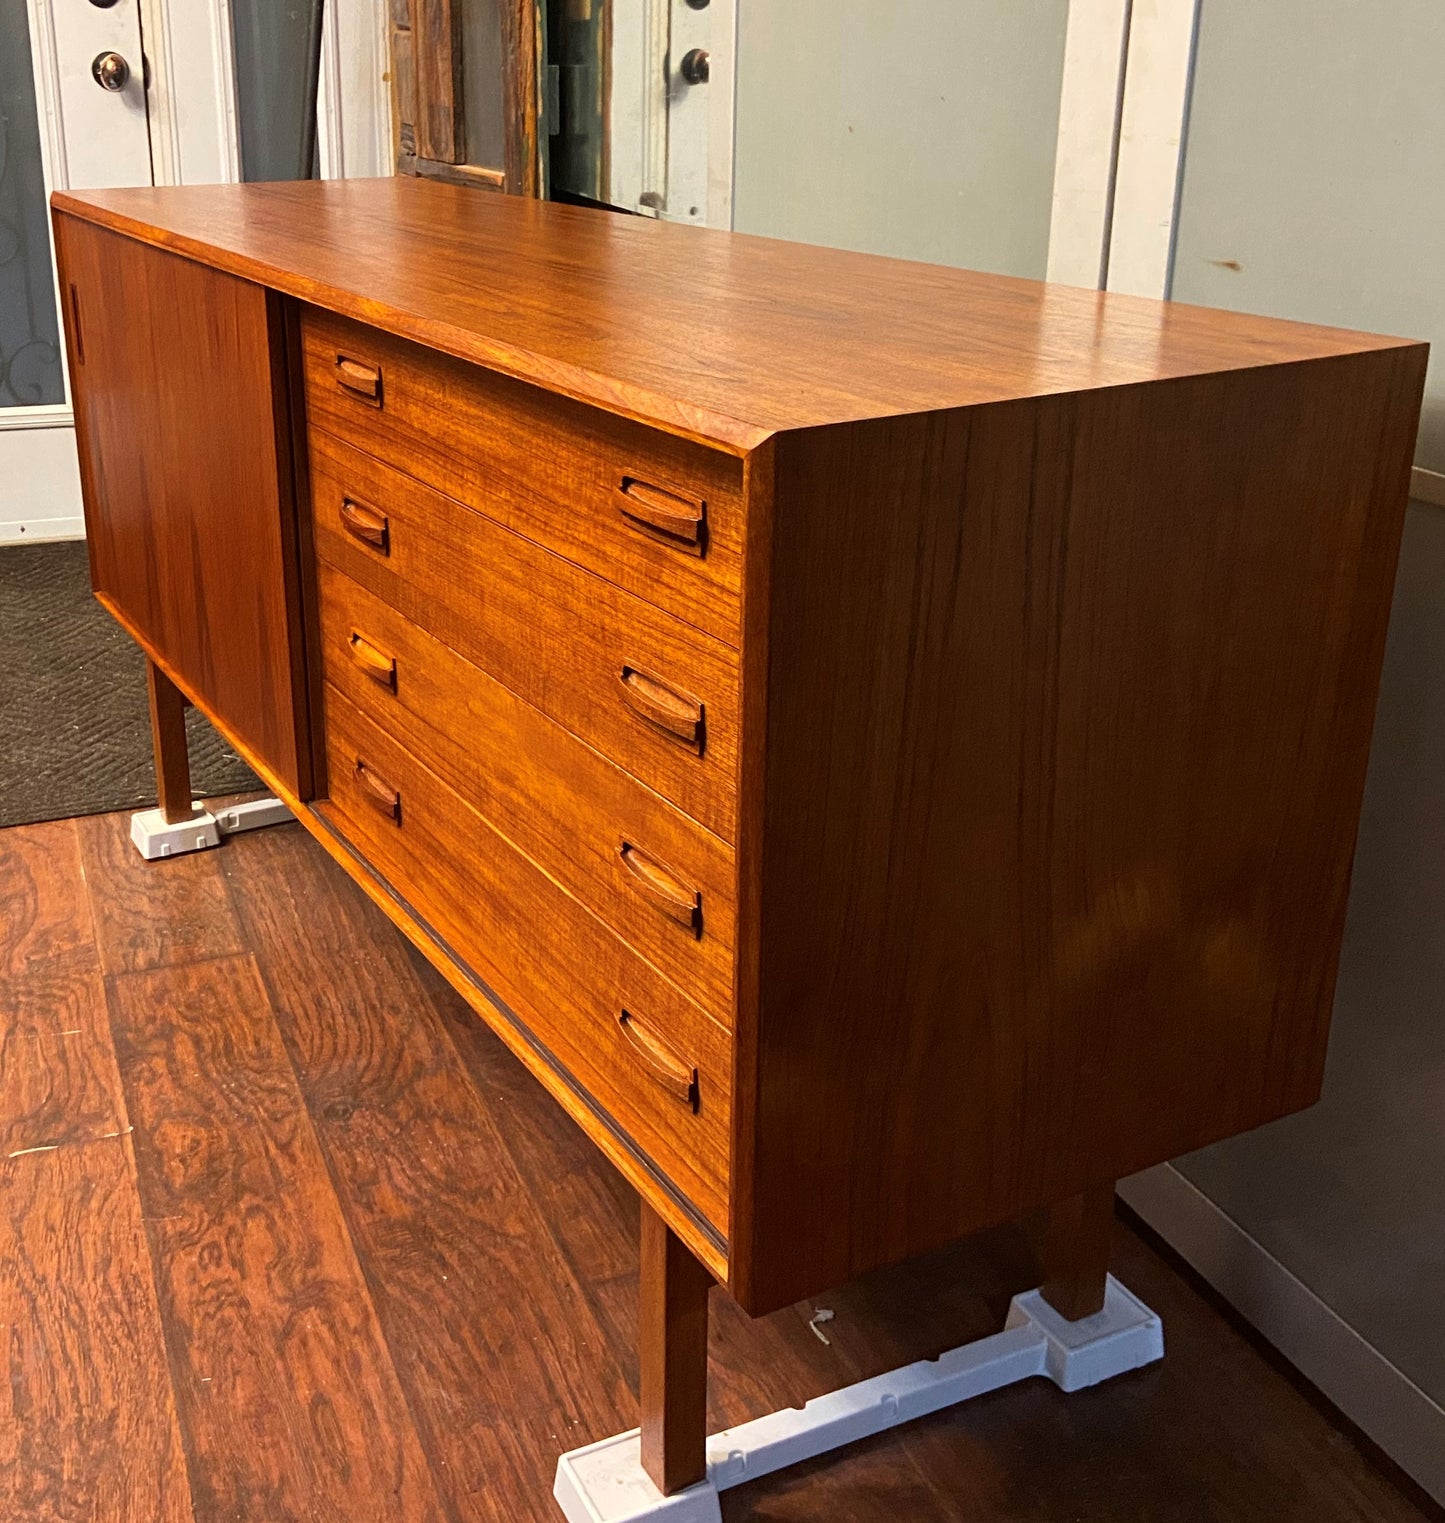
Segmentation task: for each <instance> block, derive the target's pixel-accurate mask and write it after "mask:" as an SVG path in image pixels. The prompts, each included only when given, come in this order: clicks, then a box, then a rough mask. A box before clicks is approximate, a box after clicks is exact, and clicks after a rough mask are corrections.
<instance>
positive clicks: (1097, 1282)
mask: <svg viewBox="0 0 1445 1523" xmlns="http://www.w3.org/2000/svg"><path fill="white" fill-rule="evenodd" d="M1113 1224H1114V1186H1113V1183H1112V1182H1111V1183H1109V1184H1107V1185H1097V1186H1095V1187H1094V1188H1093V1189H1090V1190H1085V1191H1084V1192H1083V1193H1082V1194H1080V1195H1075V1196H1073V1197H1071V1198H1070V1199H1069V1200H1065V1201H1060V1202H1059V1204H1058V1205H1056V1206H1051V1207H1050V1208H1049V1215H1048V1223H1047V1225H1046V1226H1045V1228H1044V1241H1043V1250H1042V1258H1043V1285H1042V1287H1041V1289H1042V1291H1043V1297H1044V1300H1045V1301H1047V1302H1048V1303H1049V1305H1050V1306H1052V1307H1053V1309H1054V1310H1055V1311H1056V1312H1058V1313H1059V1315H1060V1316H1062V1317H1067V1318H1068V1320H1069V1321H1070V1322H1077V1321H1078V1320H1079V1318H1080V1317H1091V1316H1093V1314H1094V1313H1095V1312H1097V1311H1102V1310H1103V1307H1104V1279H1105V1276H1106V1275H1107V1274H1108V1273H1109V1234H1110V1231H1111V1229H1112V1227H1113Z"/></svg>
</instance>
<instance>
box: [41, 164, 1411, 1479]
mask: <svg viewBox="0 0 1445 1523" xmlns="http://www.w3.org/2000/svg"><path fill="white" fill-rule="evenodd" d="M54 213H55V230H56V242H57V247H58V250H59V259H60V269H61V277H60V278H61V289H62V295H63V304H64V307H65V321H66V337H67V341H68V344H69V351H70V361H71V371H70V373H71V378H72V384H73V389H74V397H75V411H76V427H77V432H78V438H79V447H80V458H81V467H82V480H83V483H84V495H85V511H86V523H87V533H88V536H89V541H90V554H91V565H92V572H93V578H94V585H95V590H96V594H97V596H98V597H99V598H100V599H101V601H102V602H103V603H104V604H105V606H106V607H107V608H108V609H109V610H110V611H111V612H112V613H113V614H114V615H115V616H116V618H117V619H119V620H120V622H121V623H122V624H123V625H124V626H125V627H126V629H128V630H129V631H130V632H131V634H133V635H134V636H135V638H136V639H137V640H138V641H139V642H140V644H141V645H142V646H143V647H144V648H145V651H146V653H147V655H148V656H149V658H150V663H151V667H150V670H151V689H152V703H153V716H154V719H155V730H156V740H157V752H158V756H159V759H160V768H159V770H160V785H161V792H162V802H163V806H164V807H165V808H166V809H167V811H168V813H170V814H172V815H173V816H179V817H184V815H185V814H186V813H187V812H188V811H189V809H190V788H189V780H188V774H187V772H186V767H185V756H184V730H183V728H182V726H181V723H180V720H181V713H182V705H183V703H184V702H186V701H189V702H192V703H194V704H195V705H197V706H198V707H199V708H200V709H202V710H203V711H204V712H205V713H206V714H207V715H208V716H209V717H210V718H211V719H212V720H213V721H214V722H215V723H216V725H217V726H218V727H219V728H220V729H221V730H222V731H223V732H224V734H225V735H226V736H228V737H229V739H230V740H231V741H232V742H233V743H234V744H235V746H236V748H237V749H238V750H239V751H240V752H241V753H242V754H243V755H244V756H245V757H246V758H247V759H248V760H249V761H250V762H251V763H252V764H253V765H254V767H255V768H256V770H257V772H258V773H259V774H260V775H261V777H262V778H263V779H264V780H265V781H266V783H267V784H268V785H269V786H270V787H271V788H273V789H274V790H275V791H276V793H277V794H278V795H279V796H280V797H281V798H282V799H284V800H285V801H286V802H287V803H288V804H290V805H291V807H292V808H293V809H294V810H295V812H296V814H297V816H298V818H299V819H300V820H301V821H302V823H303V824H304V825H305V826H306V828H307V829H308V830H310V831H311V832H312V833H313V834H314V835H315V836H317V837H318V838H319V840H320V841H321V842H322V843H323V844H324V845H325V846H326V848H327V849H328V850H329V851H330V852H331V853H332V855H333V856H334V857H335V858H336V859H337V860H338V861H339V862H340V863H341V864H342V865H343V866H344V867H345V868H346V870H347V871H348V872H349V873H351V874H352V875H353V876H354V877H355V878H357V879H358V880H359V881H360V882H361V883H362V884H363V885H364V886H365V887H366V889H367V890H368V892H369V893H370V894H371V895H372V897H373V898H374V899H375V900H376V901H377V902H378V903H379V904H381V905H382V907H383V908H384V909H385V910H386V911H387V913H388V914H389V915H390V916H391V917H392V918H393V920H394V921H395V922H396V923H397V924H398V925H399V926H400V927H401V928H402V929H403V930H404V931H405V932H406V934H407V935H408V936H410V937H411V938H412V940H413V941H415V942H416V943H417V945H418V946H419V947H420V948H421V949H422V950H423V951H424V952H425V953H426V954H427V955H428V956H429V957H430V958H431V959H432V960H433V961H434V962H435V963H436V964H437V966H438V967H439V968H440V969H441V970H442V972H443V973H444V974H445V975H446V976H447V977H448V978H449V979H450V980H451V982H452V983H453V984H454V985H455V986H456V987H457V988H458V989H459V990H460V991H461V992H462V994H463V995H465V996H466V998H467V999H468V1000H469V1001H470V1002H471V1003H472V1005H473V1006H474V1007H475V1008H476V1010H477V1011H478V1013H479V1014H480V1015H481V1016H482V1017H483V1018H484V1019H485V1020H486V1021H487V1022H488V1023H490V1025H491V1026H492V1027H493V1028H494V1029H495V1030H496V1031H497V1033H498V1034H499V1035H500V1036H501V1038H502V1039H503V1040H504V1041H505V1042H506V1043H507V1044H508V1045H509V1046H510V1047H511V1048H512V1050H513V1051H514V1052H515V1053H516V1054H517V1055H518V1056H519V1057H520V1058H521V1060H522V1061H523V1062H524V1063H525V1064H526V1065H527V1066H528V1067H529V1068H530V1070H531V1071H532V1073H533V1074H535V1075H536V1077H537V1078H538V1079H539V1080H540V1082H541V1083H542V1084H543V1085H545V1086H546V1087H547V1089H548V1090H549V1091H550V1092H551V1093H552V1094H553V1095H554V1096H555V1097H556V1099H557V1100H558V1101H559V1102H560V1103H561V1104H562V1105H563V1106H564V1107H565V1108H566V1109H567V1111H568V1112H569V1113H570V1114H571V1115H572V1116H573V1117H574V1118H575V1119H576V1120H577V1121H578V1122H579V1123H580V1124H581V1126H582V1127H583V1128H584V1129H585V1130H586V1132H587V1133H588V1135H589V1136H590V1137H591V1138H592V1139H593V1140H594V1141H595V1142H596V1144H597V1145H598V1146H599V1147H600V1148H601V1149H602V1150H603V1151H604V1152H605V1153H606V1155H607V1156H608V1157H609V1158H610V1159H611V1160H612V1162H613V1163H614V1164H615V1165H616V1166H617V1168H618V1169H620V1170H621V1171H622V1173H623V1174H624V1175H625V1176H626V1178H627V1179H628V1180H629V1181H631V1183H632V1184H633V1185H634V1186H635V1187H636V1188H637V1190H638V1192H639V1194H640V1195H641V1197H642V1201H643V1216H644V1223H643V1260H644V1262H643V1301H644V1305H643V1317H642V1339H643V1348H642V1400H643V1411H644V1459H645V1463H646V1464H647V1466H648V1468H649V1471H650V1473H651V1474H652V1475H653V1477H654V1479H656V1480H657V1482H658V1484H659V1485H660V1486H661V1487H662V1489H663V1490H665V1491H666V1490H672V1489H676V1488H677V1487H679V1486H682V1485H686V1484H688V1483H689V1482H690V1481H692V1480H695V1479H697V1478H698V1475H699V1473H700V1466H701V1463H702V1458H701V1456H702V1443H703V1427H702V1424H703V1416H702V1407H701V1405H700V1401H701V1395H700V1393H701V1390H702V1384H703V1380H704V1372H705V1358H706V1299H705V1298H706V1290H707V1286H708V1284H709V1283H710V1280H711V1279H716V1280H718V1281H721V1282H722V1283H723V1284H725V1285H726V1286H727V1288H728V1290H729V1291H730V1292H731V1293H732V1294H733V1295H734V1296H735V1297H736V1298H737V1300H738V1301H739V1302H740V1303H741V1305H742V1306H743V1307H744V1308H745V1309H746V1310H748V1311H750V1312H753V1313H762V1312H766V1311H769V1310H772V1309H774V1308H776V1307H778V1306H781V1305H783V1304H785V1303H787V1302H790V1301H794V1300H797V1299H799V1298H801V1297H804V1296H807V1295H812V1294H815V1293H817V1292H818V1291H820V1290H823V1289H825V1288H827V1287H829V1286H831V1285H835V1284H837V1283H839V1282H841V1281H843V1280H845V1279H848V1278H849V1277H851V1276H854V1275H857V1274H859V1273H861V1272H863V1271H865V1270H868V1269H871V1268H873V1267H875V1266H879V1265H883V1264H887V1263H890V1262H893V1261H896V1260H899V1259H902V1258H904V1257H906V1256H908V1255H911V1254H916V1253H919V1252H922V1251H924V1250H927V1249H931V1248H934V1247H936V1246H938V1245H941V1244H944V1243H946V1242H948V1241H950V1240H953V1239H956V1238H959V1237H961V1236H963V1235H965V1234H967V1233H970V1232H973V1231H975V1230H978V1229H981V1228H984V1227H986V1226H989V1225H991V1224H994V1223H998V1222H1001V1221H1005V1220H1008V1219H1012V1218H1018V1217H1021V1216H1023V1215H1025V1214H1027V1213H1032V1212H1043V1213H1046V1223H1047V1225H1046V1229H1045V1230H1044V1232H1043V1234H1042V1237H1043V1246H1042V1256H1043V1266H1042V1269H1041V1275H1042V1276H1043V1278H1044V1280H1045V1284H1046V1294H1047V1295H1048V1296H1049V1298H1050V1300H1051V1301H1052V1302H1053V1304H1054V1305H1055V1306H1056V1307H1057V1308H1058V1309H1059V1310H1060V1311H1062V1312H1063V1313H1064V1315H1066V1316H1068V1317H1079V1316H1083V1315H1085V1314H1087V1313H1089V1312H1092V1311H1094V1310H1096V1309H1097V1307H1098V1305H1099V1304H1100V1301H1101V1298H1102V1293H1103V1274H1104V1257H1103V1255H1104V1252H1105V1249H1106V1244H1107V1224H1108V1212H1109V1208H1110V1202H1111V1200H1112V1192H1113V1183H1114V1181H1115V1180H1116V1179H1117V1178H1118V1177H1120V1176H1122V1175H1125V1174H1128V1173H1131V1172H1133V1171H1135V1170H1138V1169H1141V1168H1143V1167H1145V1166H1147V1165H1150V1164H1155V1163H1158V1162H1160V1161H1161V1160H1164V1159H1167V1158H1170V1157H1173V1156H1175V1155H1177V1154H1180V1153H1184V1152H1187V1151H1188V1150H1190V1149H1192V1148H1197V1147H1200V1146H1202V1145H1204V1144H1205V1143H1209V1142H1212V1141H1215V1140H1216V1139H1219V1138H1223V1137H1228V1136H1230V1135H1232V1134H1234V1133H1238V1132H1241V1131H1244V1130H1245V1129H1247V1128H1249V1127H1253V1126H1257V1125H1259V1124H1260V1123H1261V1122H1264V1121H1268V1120H1270V1119H1272V1118H1274V1117H1277V1116H1282V1115H1284V1114H1286V1113H1287V1112H1290V1111H1294V1110H1297V1109H1299V1108H1301V1107H1303V1106H1306V1105H1309V1104H1310V1103H1312V1102H1313V1101H1314V1100H1315V1099H1316V1098H1317V1096H1318V1093H1319V1088H1320V1082H1321V1074H1322V1067H1323V1062H1324V1055H1325V1045H1326V1036H1327V1030H1328V1025H1329V1017H1330V1005H1331V998H1332V994H1333V989H1334V982H1335V971H1336V963H1337V958H1338V952H1339V945H1340V937H1341V929H1342V924H1343V917H1344V912H1345V901H1346V894H1347V890H1348V886H1349V878H1350V865H1351V855H1352V851H1353V847H1354V840H1355V830H1356V824H1357V820H1358V814H1359V808H1360V799H1361V792H1362V787H1363V782H1364V775H1365V765H1366V760H1367V755H1368V751H1369V744H1370V733H1371V723H1372V718H1373V712H1374V703H1375V695H1376V687H1377V684H1378V680H1379V672H1380V664H1381V660H1382V655H1383V649H1384V641H1385V631H1386V623H1387V619H1388V613H1389V607H1390V598H1391V590H1392V582H1393V574H1394V569H1395V562H1396V556H1397V552H1398V546H1399V537H1400V532H1401V524H1402V519H1403V513H1404V507H1405V500H1406V496H1407V485H1408V479H1409V469H1410V461H1411V452H1412V447H1413V441H1414V435H1415V427H1416V420H1417V418H1418V413H1419V406H1420V397H1421V389H1422V384H1423V376H1424V368H1425V358H1426V351H1425V348H1424V346H1422V345H1419V344H1414V343H1408V342H1403V341H1397V340H1392V339H1381V338H1376V337H1371V336H1368V335H1364V334H1359V333H1350V332H1342V331H1337V330H1332V329H1326V328H1318V327H1307V326H1302V325H1297V324H1291V323H1284V322H1277V321H1271V320H1266V319H1261V318H1255V317H1248V316H1242V315H1239V314H1233V313H1227V312H1217V311H1206V310H1203V309H1198V308H1189V307H1184V306H1174V305H1168V304H1161V303H1157V302H1150V301H1144V300H1138V299H1133V298H1128V297H1121V296H1114V295H1105V294H1101V293H1098V292H1095V291H1085V290H1073V289H1066V288H1061V287H1054V286H1045V285H1039V284H1035V283H1032V282H1028V281H1022V280H1014V279H1005V278H1000V277H994V276H985V275H978V274H971V273H967V272H964V271H960V270H954V269H944V268H937V267H933V266H927V265H915V264H908V263H903V262H900V261H895V260H885V259H876V258H871V257H868V256H864V255H857V254H850V253H843V252H838V251H832V250H825V249H818V248H810V247H805V246H802V245H793V244H787V243H779V242H772V241H768V240H763V239H757V238H749V237H742V236H737V235H732V234H727V233H721V232H708V231H704V230H700V229H695V228H683V227H675V226H670V225H666V224H662V223H658V222H651V221H645V220H642V219H637V218H629V217H623V216H617V215H612V214H609V213H605V212H598V211H591V210H586V209H581V208H573V207H562V206H553V205H546V204H542V203H538V202H535V201H525V200H520V199H513V198H508V197H501V196H493V195H487V194H484V193H478V192H476V191H471V190H467V189H464V188H459V187H455V186H450V185H442V184H436V183H430V182H427V181H418V180H405V179H398V180H381V181H371V182H333V183H327V184H319V183H307V184H293V185H265V186H227V187H196V188H185V189H156V190H117V191H105V192H97V193H93V194H84V195H81V194H63V195H57V196H56V197H55V200H54ZM160 870H163V869H160Z"/></svg>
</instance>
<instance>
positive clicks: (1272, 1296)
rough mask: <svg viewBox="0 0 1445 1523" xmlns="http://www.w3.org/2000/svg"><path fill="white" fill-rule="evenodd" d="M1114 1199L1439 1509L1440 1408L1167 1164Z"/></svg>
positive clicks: (1444, 1427)
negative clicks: (1130, 1210) (1361, 1432)
mask: <svg viewBox="0 0 1445 1523" xmlns="http://www.w3.org/2000/svg"><path fill="white" fill-rule="evenodd" d="M1119 1196H1120V1198H1121V1199H1122V1200H1123V1201H1124V1203H1125V1204H1126V1205H1128V1206H1129V1207H1130V1208H1131V1209H1133V1210H1134V1211H1136V1212H1137V1213H1138V1214H1139V1215H1140V1216H1141V1217H1142V1218H1143V1219H1144V1221H1145V1222H1147V1223H1148V1224H1149V1226H1150V1227H1152V1228H1153V1229H1154V1231H1155V1232H1157V1233H1158V1234H1159V1236H1160V1237H1162V1238H1163V1239H1164V1241H1165V1242H1166V1243H1168V1244H1169V1246H1170V1247H1171V1248H1173V1249H1174V1250H1175V1252H1177V1253H1178V1254H1180V1255H1181V1256H1182V1257H1183V1258H1184V1259H1185V1260H1187V1261H1188V1262H1189V1263H1190V1264H1191V1265H1193V1267H1194V1268H1195V1269H1197V1270H1198V1271H1199V1273H1200V1274H1202V1275H1203V1276H1204V1278H1205V1279H1206V1280H1208V1282H1209V1283H1210V1284H1211V1285H1212V1286H1213V1287H1214V1288H1215V1290H1217V1291H1218V1292H1219V1293H1220V1295H1222V1296H1223V1297H1224V1299H1225V1300H1226V1301H1228V1302H1229V1303H1230V1305H1232V1306H1233V1307H1234V1309H1235V1310H1236V1311H1238V1312H1239V1313H1240V1314H1241V1315H1242V1316H1243V1317H1244V1318H1245V1319H1246V1320H1247V1321H1248V1322H1250V1323H1251V1324H1252V1325H1253V1326H1254V1327H1255V1328H1257V1329H1258V1331H1259V1332H1260V1333H1261V1334H1263V1336H1264V1337H1265V1338H1266V1339H1267V1340H1268V1341H1269V1342H1270V1343H1272V1344H1273V1345H1274V1346H1275V1348H1277V1349H1278V1350H1279V1351H1280V1353H1281V1354H1283V1355H1284V1357H1285V1358H1286V1359H1288V1360H1289V1362H1290V1363H1291V1364H1292V1365H1294V1367H1295V1368H1296V1369H1297V1370H1299V1372H1300V1373H1301V1374H1302V1375H1303V1376H1304V1377H1305V1379H1306V1380H1308V1381H1309V1382H1310V1383H1311V1384H1312V1385H1314V1386H1316V1387H1317V1388H1318V1389H1319V1390H1320V1391H1321V1392H1323V1393H1324V1395H1325V1396H1326V1397H1327V1398H1328V1399H1329V1400H1330V1401H1331V1402H1333V1403H1334V1405H1335V1406H1337V1407H1338V1408H1339V1409H1340V1411H1341V1412H1343V1413H1344V1414H1345V1416H1346V1417H1348V1418H1349V1419H1350V1421H1351V1422H1353V1423H1354V1424H1355V1425H1356V1426H1357V1427H1359V1428H1360V1429H1361V1430H1362V1431H1363V1432H1364V1433H1365V1434H1367V1435H1368V1436H1369V1437H1370V1438H1371V1439H1373V1440H1374V1442H1375V1443H1377V1444H1378V1445H1379V1446H1380V1448H1381V1449H1383V1450H1384V1451H1385V1453H1386V1454H1388V1455H1389V1456H1390V1458H1391V1459H1393V1460H1394V1461H1395V1463H1396V1464H1397V1465H1399V1467H1400V1468H1401V1469H1402V1470H1403V1471H1405V1473H1406V1474H1407V1475H1409V1476H1411V1477H1412V1478H1413V1479H1414V1480H1415V1481H1417V1482H1418V1483H1419V1484H1420V1485H1421V1486H1422V1487H1423V1488H1424V1489H1425V1490H1426V1491H1427V1492H1429V1494H1430V1495H1431V1496H1432V1497H1434V1498H1435V1500H1436V1501H1437V1502H1441V1503H1445V1408H1442V1407H1440V1406H1439V1405H1438V1404H1437V1403H1436V1402H1434V1401H1432V1400H1431V1398H1430V1397H1429V1396H1427V1395H1426V1393H1425V1392H1424V1391H1422V1390H1421V1389H1420V1387H1419V1386H1417V1385H1416V1384H1415V1383H1414V1381H1412V1380H1411V1379H1410V1378H1409V1377H1408V1376H1407V1375H1405V1374H1403V1373H1402V1372H1401V1371H1400V1370H1398V1369H1396V1368H1395V1366H1394V1365H1393V1364H1391V1363H1390V1362H1389V1360H1388V1359H1386V1358H1385V1356H1384V1355H1383V1354H1381V1353H1380V1352H1379V1350H1378V1349H1375V1348H1374V1347H1372V1346H1371V1345H1370V1344H1368V1343H1366V1341H1365V1340H1364V1339H1363V1338H1362V1337H1361V1336H1360V1334H1359V1333H1357V1332H1356V1331H1355V1330H1354V1328H1352V1327H1351V1326H1350V1325H1349V1324H1348V1323H1346V1322H1345V1321H1343V1320H1342V1319H1341V1318H1340V1317H1339V1315H1338V1314H1337V1313H1335V1312H1334V1311H1332V1310H1331V1309H1330V1308H1329V1307H1328V1306H1326V1305H1325V1303H1324V1302H1323V1301H1322V1300H1320V1298H1319V1297H1318V1296H1317V1295H1315V1293H1314V1292H1313V1291H1312V1290H1311V1289H1310V1288H1309V1287H1308V1286H1307V1285H1305V1284H1304V1282H1303V1281H1301V1280H1299V1279H1297V1278H1296V1277H1295V1276H1294V1275H1293V1274H1291V1273H1290V1271H1289V1270H1288V1269H1286V1268H1285V1266H1284V1265H1283V1264H1281V1263H1280V1262H1279V1260H1278V1259H1276V1258H1275V1257H1273V1255H1271V1254H1270V1253H1269V1252H1267V1251H1266V1250H1265V1249H1264V1248H1262V1247H1261V1246H1260V1245H1259V1244H1258V1243H1257V1242H1255V1240H1254V1239H1253V1238H1252V1237H1250V1236H1249V1234H1248V1233H1247V1232H1245V1231H1244V1229H1243V1228H1242V1227H1240V1226H1239V1225H1238V1223H1236V1222H1235V1221H1234V1220H1233V1219H1232V1218H1230V1217H1229V1216H1227V1215H1226V1214H1225V1213H1224V1212H1223V1211H1222V1210H1220V1208H1219V1207H1218V1206H1217V1205H1215V1203H1214V1202H1213V1201H1212V1200H1210V1199H1209V1197H1208V1196H1207V1195H1205V1194H1204V1193H1203V1192H1202V1191H1200V1190H1198V1189H1196V1188H1195V1186H1194V1185H1192V1184H1191V1183H1190V1182H1189V1181H1188V1180H1187V1179H1185V1177H1184V1176H1183V1175H1182V1174H1181V1173H1180V1172H1179V1171H1178V1170H1177V1169H1175V1168H1174V1167H1173V1166H1172V1165H1170V1164H1161V1165H1160V1166H1159V1167H1158V1168H1157V1169H1147V1170H1145V1172H1144V1173H1142V1174H1136V1175H1134V1177H1133V1178H1132V1179H1125V1180H1122V1181H1120V1184H1119ZM1380 1272H1381V1274H1388V1273H1389V1266H1388V1265H1387V1264H1381V1266H1380Z"/></svg>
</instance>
